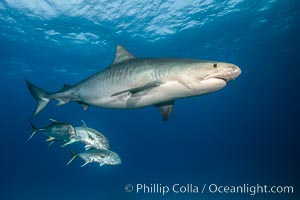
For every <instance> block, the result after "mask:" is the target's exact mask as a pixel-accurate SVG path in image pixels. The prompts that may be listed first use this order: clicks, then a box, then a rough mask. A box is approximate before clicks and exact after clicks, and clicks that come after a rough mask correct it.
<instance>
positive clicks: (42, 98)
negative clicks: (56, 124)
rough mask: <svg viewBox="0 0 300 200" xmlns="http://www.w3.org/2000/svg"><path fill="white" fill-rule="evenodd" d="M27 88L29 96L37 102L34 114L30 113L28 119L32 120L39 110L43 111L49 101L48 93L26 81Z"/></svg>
mask: <svg viewBox="0 0 300 200" xmlns="http://www.w3.org/2000/svg"><path fill="white" fill-rule="evenodd" d="M26 84H27V88H28V89H29V91H30V93H31V95H32V96H33V98H34V99H35V100H36V101H37V104H36V107H35V110H34V112H33V113H32V115H31V117H30V119H32V118H34V117H35V116H36V115H37V114H39V112H41V110H43V109H44V107H45V106H46V105H47V104H48V102H49V101H50V100H51V99H50V98H48V94H49V93H48V92H46V91H45V90H43V89H41V88H39V87H37V86H35V85H33V84H32V83H31V82H29V81H28V80H27V79H26Z"/></svg>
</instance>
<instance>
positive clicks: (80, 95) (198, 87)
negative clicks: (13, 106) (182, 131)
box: [26, 45, 241, 121]
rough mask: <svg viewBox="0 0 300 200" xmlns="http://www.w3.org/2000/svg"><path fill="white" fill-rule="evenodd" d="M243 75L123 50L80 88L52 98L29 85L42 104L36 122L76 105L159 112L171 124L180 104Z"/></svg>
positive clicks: (226, 67) (221, 66)
mask: <svg viewBox="0 0 300 200" xmlns="http://www.w3.org/2000/svg"><path fill="white" fill-rule="evenodd" d="M240 74H241V70H240V68H239V67H238V66H236V65H234V64H231V63H225V62H217V61H206V60H194V59H182V58H139V57H135V56H134V55H132V54H131V53H129V52H128V51H127V50H126V49H125V48H124V47H122V46H120V45H118V46H117V48H116V52H115V57H114V60H113V62H112V64H111V65H110V66H109V67H107V68H106V69H104V70H101V71H100V72H98V73H96V74H94V75H92V76H90V77H88V78H86V79H84V80H82V81H81V82H79V83H77V84H75V85H65V86H64V87H63V88H62V89H61V90H59V91H58V92H55V93H49V92H47V91H45V90H43V89H41V88H39V87H37V86H35V85H33V84H32V83H31V82H29V81H28V80H27V79H26V83H27V87H28V89H29V91H30V93H31V94H32V96H33V97H34V98H35V100H36V101H37V105H36V108H35V110H34V112H33V113H32V115H31V119H32V118H33V117H35V116H36V115H37V114H38V113H39V112H40V111H41V110H43V109H44V107H45V106H46V105H47V103H48V102H49V101H50V100H57V101H58V104H57V105H59V106H60V105H64V104H66V103H68V102H71V101H75V102H78V103H79V104H81V105H82V107H83V108H84V109H87V108H88V106H90V105H93V106H99V107H104V108H112V109H136V108H142V107H146V106H152V105H154V106H156V107H157V108H158V109H159V111H160V113H161V116H162V118H163V120H164V121H166V120H168V119H169V117H170V115H171V112H172V108H173V105H174V101H175V100H176V99H181V98H187V97H193V96H198V95H203V94H207V93H211V92H214V91H217V90H219V89H221V88H223V87H225V86H226V84H227V82H228V81H231V80H234V79H236V78H237V77H238V76H239V75H240Z"/></svg>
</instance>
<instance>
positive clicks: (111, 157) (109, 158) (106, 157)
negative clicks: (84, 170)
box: [67, 149, 121, 167]
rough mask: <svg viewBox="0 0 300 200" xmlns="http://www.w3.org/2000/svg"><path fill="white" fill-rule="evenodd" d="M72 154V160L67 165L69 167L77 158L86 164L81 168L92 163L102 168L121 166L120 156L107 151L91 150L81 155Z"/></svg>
mask: <svg viewBox="0 0 300 200" xmlns="http://www.w3.org/2000/svg"><path fill="white" fill-rule="evenodd" d="M71 154H72V158H71V159H70V161H69V162H68V163H67V165H69V164H70V163H71V162H72V161H73V160H74V159H75V158H77V157H79V158H81V159H82V160H84V164H83V165H81V167H83V166H85V165H87V164H89V163H92V162H95V163H99V165H100V166H103V165H120V164H121V158H120V156H119V155H118V154H116V153H115V152H113V151H110V150H107V149H89V150H87V151H84V152H81V153H79V154H76V153H74V152H73V151H72V150H71Z"/></svg>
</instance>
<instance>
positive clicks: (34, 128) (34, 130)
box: [27, 121, 38, 141]
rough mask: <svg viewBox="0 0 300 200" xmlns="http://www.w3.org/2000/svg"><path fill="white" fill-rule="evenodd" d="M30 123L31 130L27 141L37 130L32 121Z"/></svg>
mask: <svg viewBox="0 0 300 200" xmlns="http://www.w3.org/2000/svg"><path fill="white" fill-rule="evenodd" d="M30 125H31V128H32V131H31V134H30V136H29V138H28V139H27V141H28V140H30V139H31V138H32V137H33V136H34V135H35V134H36V132H37V131H38V129H37V128H36V127H35V126H34V125H33V123H32V122H31V121H30Z"/></svg>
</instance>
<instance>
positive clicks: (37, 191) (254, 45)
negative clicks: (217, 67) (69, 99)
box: [0, 0, 300, 200]
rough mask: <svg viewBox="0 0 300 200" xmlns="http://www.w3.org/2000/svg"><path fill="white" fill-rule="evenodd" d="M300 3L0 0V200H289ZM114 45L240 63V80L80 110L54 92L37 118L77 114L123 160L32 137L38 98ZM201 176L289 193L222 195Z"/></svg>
mask: <svg viewBox="0 0 300 200" xmlns="http://www.w3.org/2000/svg"><path fill="white" fill-rule="evenodd" d="M299 11H300V4H299V1H296V0H286V1H279V0H266V1H259V0H257V1H255V0H253V1H245V0H227V1H218V0H199V1H195V0H194V1H193V0H185V1H171V0H167V1H161V0H151V1H135V0H128V1H125V0H118V1H106V0H98V1H97V0H90V1H82V0H70V1H59V0H31V1H24V0H23V1H22V0H2V1H0V65H1V68H0V77H1V78H0V87H1V98H0V102H1V103H0V105H2V112H1V139H0V150H1V155H2V156H1V159H0V164H1V165H0V166H1V170H0V177H1V179H0V199H3V200H4V199H5V200H10V199H18V200H19V199H30V200H34V199H49V200H50V199H51V200H52V199H55V200H60V199H64V200H65V199H72V200H79V199H88V200H106V199H108V200H117V199H128V200H129V199H130V200H131V199H248V198H254V199H296V197H299V188H300V187H299V186H300V185H299V180H300V173H299V168H300V166H299V153H300V152H299V133H300V128H299V111H300V105H299V102H300V98H299V91H300V84H299V74H300V73H299V72H300V70H299V53H300V49H299V46H300V39H299V34H300V20H299V19H300V13H299ZM118 44H121V45H123V46H124V47H126V48H127V49H128V50H129V51H130V52H131V53H133V54H134V55H135V56H138V57H139V56H140V57H186V58H195V59H203V60H217V61H225V62H230V63H234V64H236V65H238V66H239V67H240V68H241V69H242V74H241V76H240V77H239V78H238V79H236V80H234V81H232V82H230V83H229V84H228V85H227V86H226V87H225V88H224V89H222V90H220V91H217V92H215V93H211V94H209V95H204V96H199V97H194V98H189V99H181V100H177V101H176V102H175V105H174V110H173V113H172V116H171V118H170V120H169V121H168V122H163V121H162V119H161V117H160V115H159V112H158V110H157V109H156V108H155V107H148V108H143V109H138V110H109V109H103V108H97V107H90V108H89V109H88V110H87V111H83V110H82V108H81V107H80V106H79V105H77V104H75V103H70V104H68V105H65V106H63V107H56V106H55V102H51V103H50V104H49V105H48V106H47V107H46V108H45V110H43V111H42V112H41V113H40V115H39V116H37V117H36V118H35V119H34V123H35V124H36V125H37V126H38V127H42V126H44V125H46V124H48V123H49V121H48V119H49V118H53V119H56V120H59V121H66V122H70V123H73V124H74V125H78V126H79V125H81V121H80V120H82V119H83V120H85V122H86V123H87V124H88V125H89V126H91V127H93V128H95V129H97V130H99V131H101V132H102V133H103V134H104V135H105V136H107V138H108V139H109V140H110V146H111V148H112V149H113V150H114V151H115V152H117V153H118V154H119V155H120V156H121V158H122V165H119V166H102V167H99V166H98V165H96V164H90V165H87V166H86V167H83V168H81V167H80V165H81V164H82V163H83V162H82V161H81V160H79V159H78V160H75V161H73V162H72V163H71V164H70V165H69V166H67V167H66V166H65V165H66V163H67V162H68V160H69V159H70V157H71V156H70V154H69V149H70V148H72V149H74V150H75V151H77V152H78V151H80V150H81V148H80V147H78V146H76V145H72V146H70V147H65V148H61V147H60V146H59V145H58V144H54V145H53V146H52V147H49V148H48V147H47V142H45V141H44V140H45V139H46V138H45V136H44V135H42V134H37V135H36V136H34V137H33V138H32V139H31V140H30V141H28V142H27V138H28V136H29V134H30V132H31V126H30V123H29V121H28V119H29V117H30V115H31V113H32V112H33V109H34V107H35V101H34V99H33V98H32V96H31V95H30V93H29V91H28V89H27V87H26V84H25V79H26V78H27V79H29V80H30V81H32V82H33V83H35V84H36V85H38V86H39V87H41V88H44V89H46V90H48V91H52V92H54V91H57V90H59V89H60V88H61V87H62V86H63V84H64V83H69V84H74V83H77V82H78V81H80V80H82V79H84V78H86V77H88V76H90V75H92V74H94V73H96V72H98V71H99V70H101V69H104V68H105V67H107V66H108V65H110V63H111V62H112V60H113V56H114V52H115V47H116V45H118ZM176 183H178V184H181V185H187V184H193V185H195V186H199V188H200V189H199V190H200V191H199V193H198V194H195V193H183V194H177V193H171V192H170V193H168V194H166V195H164V196H163V195H162V194H161V193H158V194H153V193H152V194H149V193H147V192H144V193H143V192H139V193H137V192H135V191H133V192H130V193H128V192H126V191H125V189H124V188H125V186H126V185H127V184H132V185H133V187H135V186H136V185H137V184H147V185H148V186H150V184H161V185H162V186H164V185H166V186H170V187H171V186H172V185H174V184H176ZM204 184H207V185H210V184H217V185H223V186H226V185H227V186H232V185H243V184H249V185H256V184H260V185H268V186H286V185H287V186H293V187H294V193H293V194H283V193H281V194H270V193H268V194H257V195H250V194H249V193H248V194H232V193H231V194H224V193H223V194H218V193H217V192H216V193H211V192H209V191H208V190H205V192H204V193H203V194H202V193H201V189H202V186H203V185H204Z"/></svg>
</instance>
